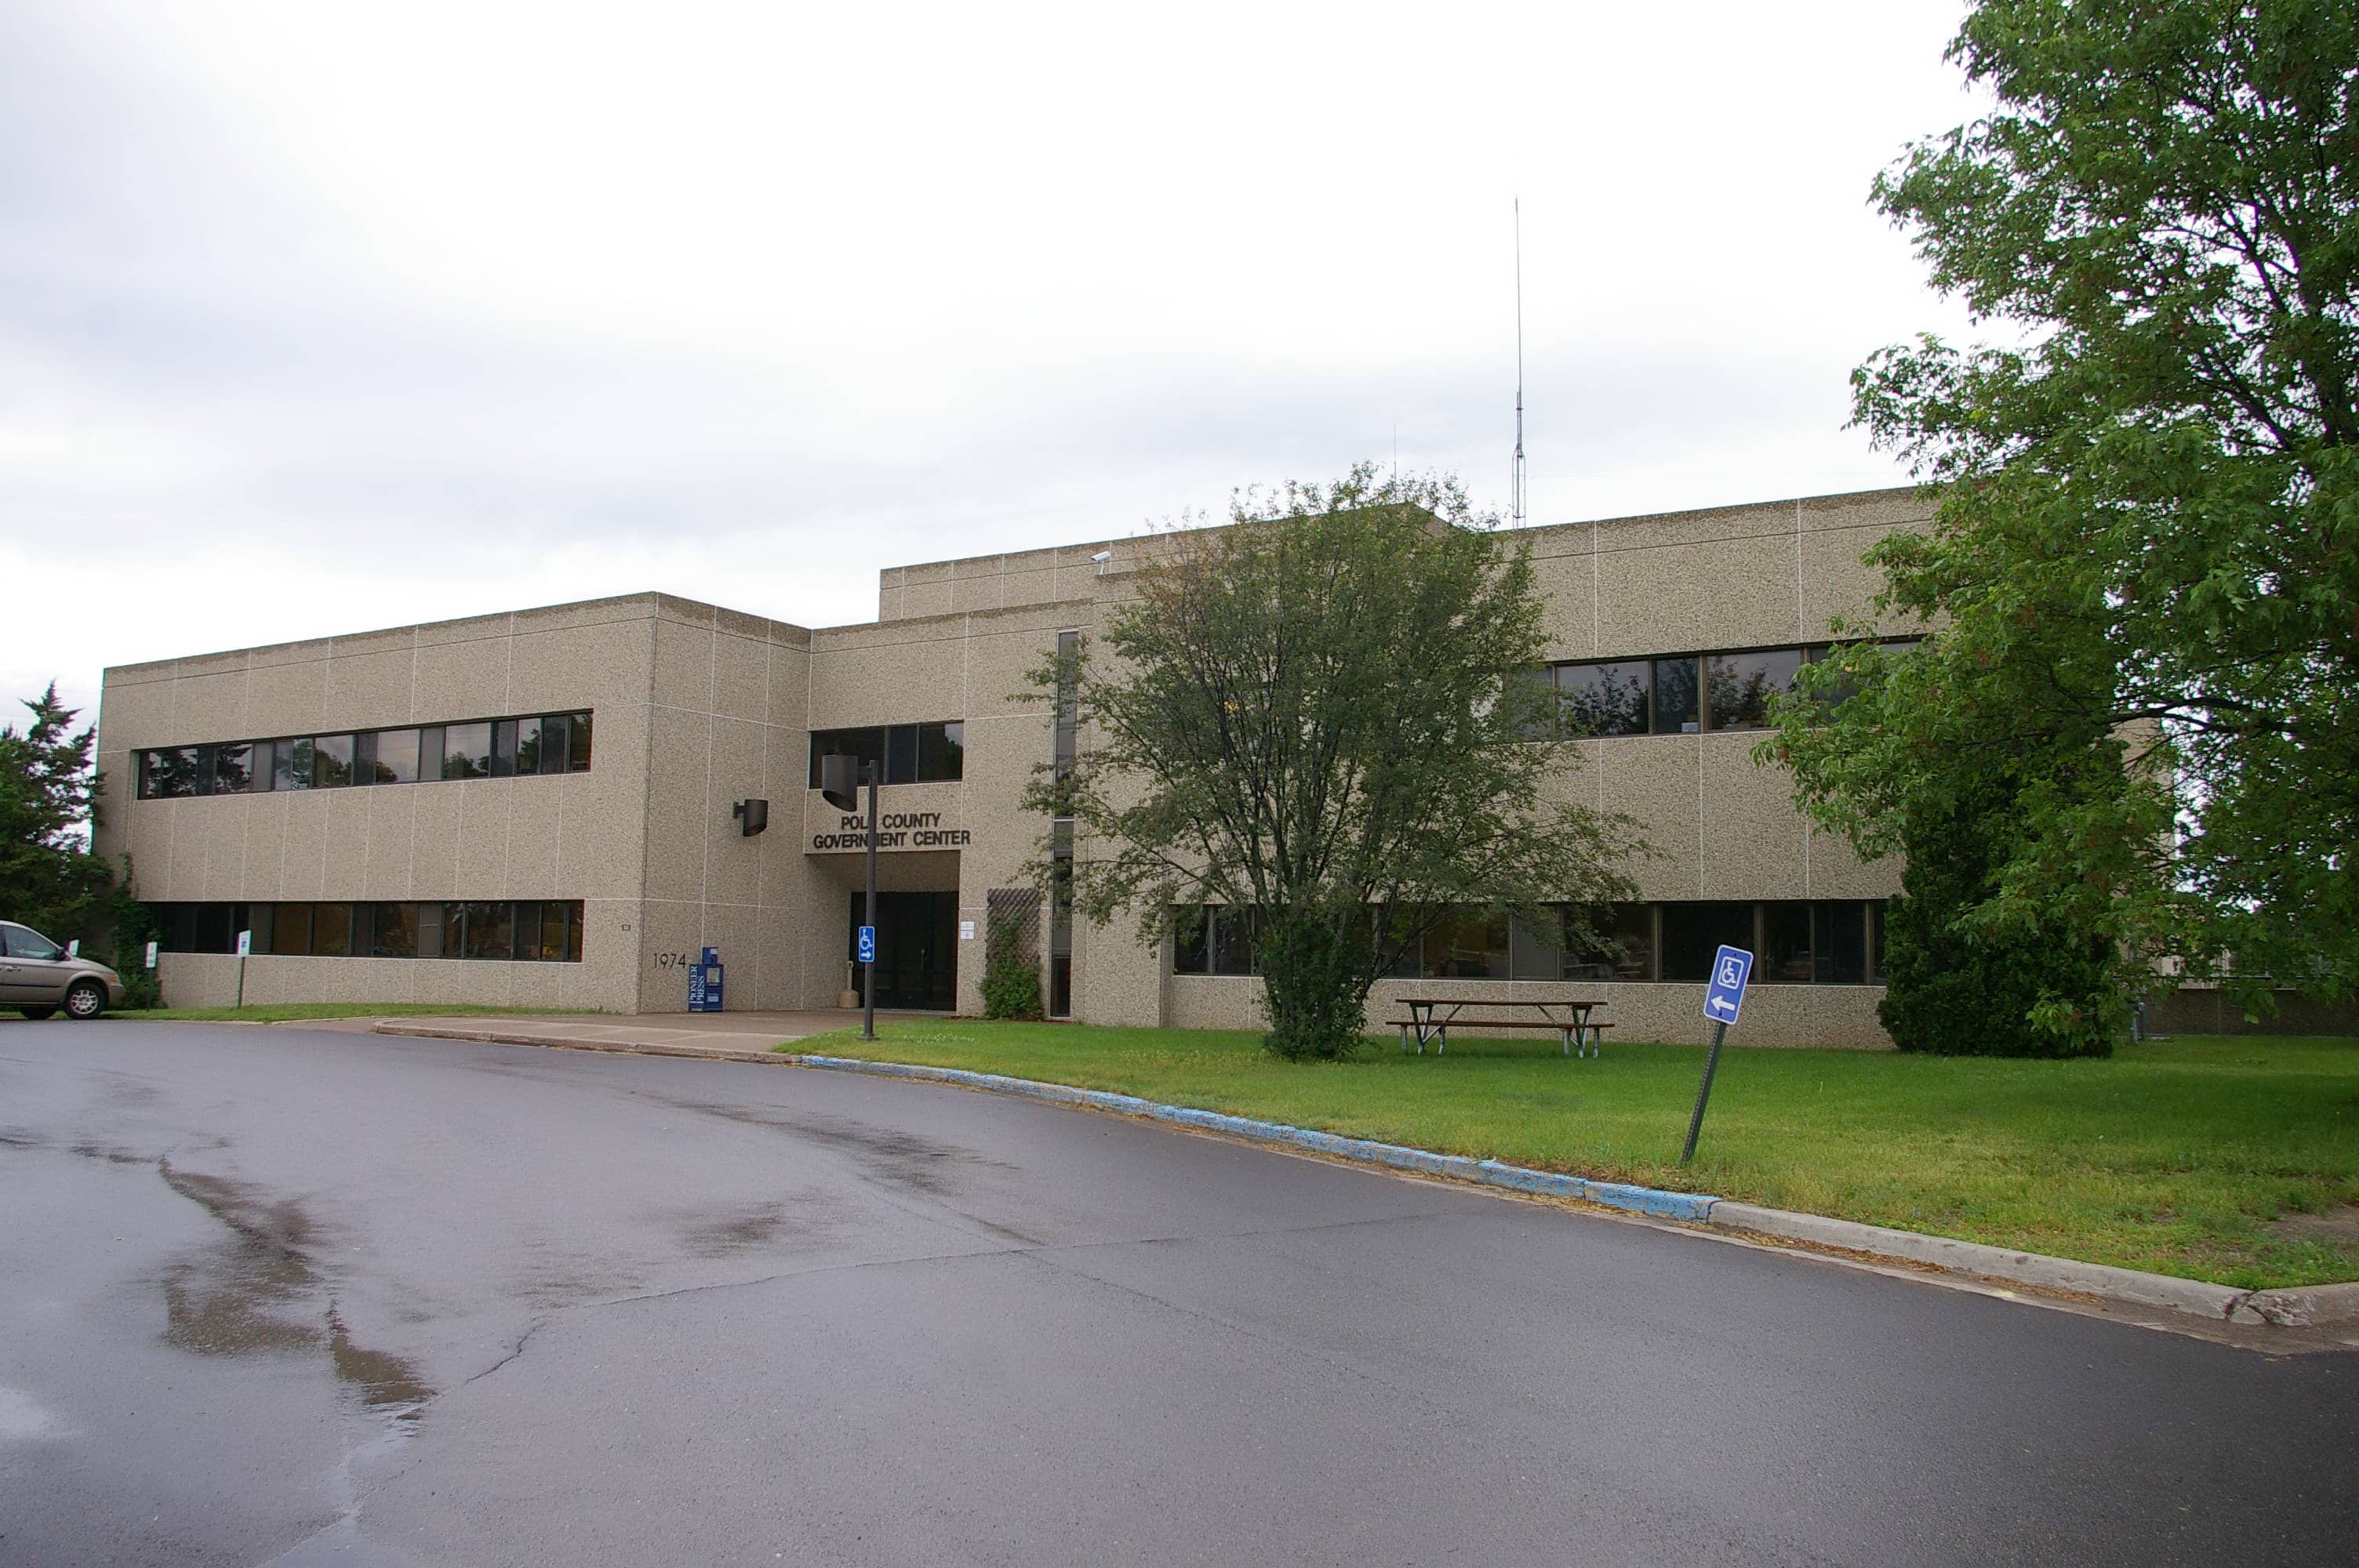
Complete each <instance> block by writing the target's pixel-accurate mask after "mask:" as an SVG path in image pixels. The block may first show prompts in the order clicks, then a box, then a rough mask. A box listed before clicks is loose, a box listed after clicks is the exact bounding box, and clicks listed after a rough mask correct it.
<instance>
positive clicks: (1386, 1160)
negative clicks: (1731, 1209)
mask: <svg viewBox="0 0 2359 1568" xmlns="http://www.w3.org/2000/svg"><path fill="white" fill-rule="evenodd" d="M778 1059H779V1060H780V1061H784V1062H791V1063H793V1064H795V1065H798V1066H804V1067H823V1068H826V1069H827V1070H829V1071H831V1072H839V1073H866V1074H869V1075H871V1076H875V1077H883V1078H916V1079H919V1080H921V1081H924V1082H927V1083H936V1084H952V1085H956V1086H957V1087H961V1088H970V1089H983V1090H985V1091H987V1092H989V1093H992V1094H1003V1095H1016V1096H1018V1097H1020V1098H1025V1099H1037V1100H1046V1101H1048V1102H1049V1103H1050V1104H1052V1105H1077V1106H1086V1107H1088V1108H1091V1109H1093V1110H1110V1111H1113V1112H1114V1114H1116V1115H1118V1116H1135V1117H1139V1118H1142V1119H1146V1120H1148V1121H1162V1122H1169V1123H1170V1124H1171V1125H1173V1126H1175V1127H1193V1128H1197V1129H1199V1130H1202V1131H1206V1132H1222V1133H1226V1134H1228V1135H1229V1136H1230V1137H1232V1138H1243V1139H1247V1140H1250V1141H1253V1142H1256V1143H1274V1144H1280V1145H1283V1146H1286V1147H1288V1148H1293V1149H1308V1150H1310V1151H1311V1152H1314V1153H1319V1154H1330V1155H1333V1156H1334V1157H1335V1158H1337V1159H1341V1160H1351V1161H1354V1162H1359V1163H1362V1164H1370V1165H1382V1166H1385V1167H1386V1168H1388V1169H1390V1170H1395V1171H1414V1172H1416V1173H1419V1175H1426V1176H1443V1177H1448V1178H1450V1179H1451V1180H1455V1181H1462V1182H1474V1183H1478V1184H1481V1185H1484V1186H1490V1187H1505V1188H1506V1189H1508V1190H1509V1191H1511V1192H1518V1193H1534V1194H1538V1195H1540V1196H1543V1197H1560V1198H1579V1199H1581V1200H1582V1202H1584V1203H1593V1204H1603V1205H1604V1206H1606V1207H1608V1208H1618V1209H1626V1210H1628V1211H1629V1212H1631V1213H1633V1214H1645V1215H1652V1216H1654V1217H1657V1218H1658V1219H1685V1220H1694V1221H1702V1220H1705V1219H1708V1218H1709V1217H1711V1214H1712V1205H1713V1204H1715V1203H1717V1202H1719V1201H1720V1200H1719V1199H1717V1198H1712V1197H1705V1196H1702V1195H1697V1194H1694V1193H1666V1192H1658V1191H1657V1190H1656V1189H1654V1188H1652V1187H1633V1186H1625V1185H1624V1184H1621V1183H1619V1182H1593V1181H1591V1180H1589V1179H1588V1178H1587V1177H1585V1176H1567V1175H1562V1174H1560V1173H1557V1172H1554V1171H1534V1170H1529V1169H1527V1168H1526V1167H1524V1166H1522V1165H1509V1164H1505V1163H1503V1162H1500V1161H1497V1160H1472V1159H1469V1158H1467V1157H1466V1156H1465V1155H1463V1154H1436V1153H1434V1152H1432V1151H1431V1150H1428V1149H1410V1148H1408V1147H1406V1146H1404V1145H1402V1144H1398V1143H1377V1142H1375V1141H1371V1140H1369V1139H1365V1138H1344V1137H1341V1136H1339V1135H1337V1134H1335V1133H1332V1132H1318V1131H1313V1130H1310V1128H1305V1127H1288V1126H1287V1125H1286V1124H1285V1123H1284V1122H1278V1121H1256V1120H1254V1119H1251V1118H1250V1117H1243V1116H1223V1115H1222V1114H1221V1113H1220V1112H1218V1111H1212V1110H1193V1109H1190V1108H1188V1107H1186V1106H1180V1105H1164V1104H1162V1103H1160V1102H1158V1101H1156V1100H1149V1099H1140V1098H1137V1097H1136V1096H1135V1095H1118V1094H1112V1093H1109V1092H1107V1091H1106V1090H1103V1089H1078V1088H1074V1087H1072V1086H1071V1085H1069V1084H1048V1083H1039V1082H1037V1081H1035V1080H1033V1079H1031V1078H1008V1077H1002V1076H999V1075H998V1074H996V1073H970V1072H966V1071H964V1070H963V1069H961V1068H957V1067H922V1066H916V1065H911V1064H908V1063H906V1062H866V1061H861V1060H859V1059H857V1058H855V1057H850V1056H806V1055H796V1054H788V1053H780V1054H779V1058H778Z"/></svg>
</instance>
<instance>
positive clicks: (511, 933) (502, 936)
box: [461, 903, 516, 958]
mask: <svg viewBox="0 0 2359 1568" xmlns="http://www.w3.org/2000/svg"><path fill="white" fill-rule="evenodd" d="M466 911H467V914H466V935H465V939H464V944H463V946H462V949H461V950H462V952H464V953H465V954H466V956H467V957H470V958H509V957H515V956H516V920H515V906H514V905H512V904H506V903H469V904H468V905H466Z"/></svg>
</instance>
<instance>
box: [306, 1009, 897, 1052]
mask: <svg viewBox="0 0 2359 1568" xmlns="http://www.w3.org/2000/svg"><path fill="white" fill-rule="evenodd" d="M929 1016H932V1015H931V1014H928V1013H912V1012H889V1013H888V1012H882V1011H880V1012H878V1013H877V1015H876V1017H877V1019H878V1021H879V1022H882V1021H884V1020H886V1019H888V1018H925V1017H929ZM303 1027H305V1028H319V1029H345V1030H350V1031H352V1032H353V1033H373V1034H408V1035H416V1036H421V1037H425V1038H429V1039H438V1040H482V1041H487V1042H490V1043H493V1044H503V1045H554V1046H559V1047H565V1048H571V1049H573V1050H577V1051H625V1052H634V1053H638V1054H648V1055H658V1056H702V1057H707V1058H714V1059H718V1058H724V1057H734V1056H769V1055H770V1054H771V1052H770V1047H772V1046H773V1045H776V1044H779V1043H780V1042H781V1041H787V1040H803V1039H808V1038H809V1037H810V1036H811V1035H814V1034H826V1033H831V1032H832V1031H834V1030H838V1029H857V1028H859V1027H860V1014H859V1012H858V1011H856V1010H853V1009H836V1008H815V1009H810V1010H808V1011H796V1012H658V1013H642V1014H639V1015H637V1016H636V1017H617V1016H615V1015H614V1014H612V1013H578V1014H561V1013H521V1014H500V1013H493V1014H477V1015H474V1016H468V1015H466V1014H453V1015H451V1016H450V1017H433V1016H426V1015H415V1014H413V1015H409V1016H405V1017H396V1018H349V1019H337V1020H334V1021H332V1022H330V1021H321V1022H317V1023H308V1024H305V1025H303Z"/></svg>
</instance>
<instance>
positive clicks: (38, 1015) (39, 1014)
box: [16, 1007, 58, 1023]
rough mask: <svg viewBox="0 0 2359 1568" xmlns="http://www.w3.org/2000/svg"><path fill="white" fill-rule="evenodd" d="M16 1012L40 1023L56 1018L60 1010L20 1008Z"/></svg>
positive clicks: (52, 1008)
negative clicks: (46, 1019)
mask: <svg viewBox="0 0 2359 1568" xmlns="http://www.w3.org/2000/svg"><path fill="white" fill-rule="evenodd" d="M16 1011H18V1012H21V1013H23V1014H24V1015H25V1016H26V1017H27V1018H29V1019H31V1020H32V1021H33V1022H36V1023H38V1022H41V1020H43V1019H45V1018H49V1017H53V1016H55V1015H56V1013H57V1011H58V1010H57V1009H56V1008H54V1007H20V1008H18V1009H17V1010H16Z"/></svg>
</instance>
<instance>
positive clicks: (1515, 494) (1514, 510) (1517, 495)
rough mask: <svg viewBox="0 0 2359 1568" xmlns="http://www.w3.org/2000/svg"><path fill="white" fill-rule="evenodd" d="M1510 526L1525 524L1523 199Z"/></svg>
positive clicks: (1519, 214)
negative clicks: (1514, 449)
mask: <svg viewBox="0 0 2359 1568" xmlns="http://www.w3.org/2000/svg"><path fill="white" fill-rule="evenodd" d="M1508 491H1509V496H1510V499H1509V501H1508V508H1509V511H1510V513H1511V515H1510V516H1509V518H1508V524H1509V525H1510V526H1512V527H1517V528H1520V527H1522V526H1523V525H1524V199H1523V198H1522V197H1521V196H1518V197H1517V198H1516V462H1515V472H1514V475H1513V477H1512V480H1511V481H1510V483H1509V485H1508Z"/></svg>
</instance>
